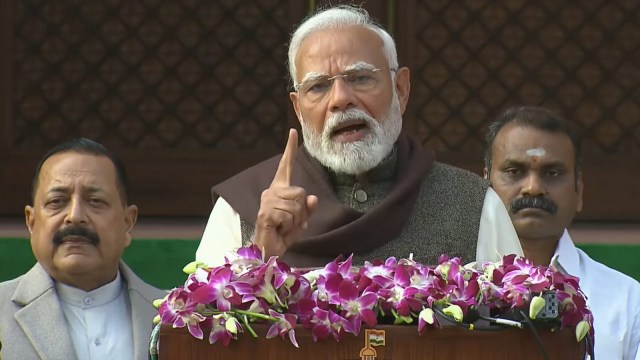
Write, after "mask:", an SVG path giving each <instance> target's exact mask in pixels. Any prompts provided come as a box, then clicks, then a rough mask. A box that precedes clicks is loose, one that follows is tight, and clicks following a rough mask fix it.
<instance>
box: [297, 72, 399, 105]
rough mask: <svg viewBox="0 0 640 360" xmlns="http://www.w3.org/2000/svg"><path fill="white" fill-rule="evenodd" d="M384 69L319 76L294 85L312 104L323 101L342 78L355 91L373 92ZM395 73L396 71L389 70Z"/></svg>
mask: <svg viewBox="0 0 640 360" xmlns="http://www.w3.org/2000/svg"><path fill="white" fill-rule="evenodd" d="M381 70H382V69H377V68H376V69H360V70H353V71H348V72H346V73H344V74H338V75H334V76H331V77H329V76H319V77H313V78H311V79H308V80H305V81H303V82H302V83H300V84H296V85H294V89H295V90H296V91H297V92H298V93H299V94H301V95H302V96H303V97H305V98H307V99H308V100H309V101H311V102H316V101H319V100H321V99H323V98H324V97H325V96H326V95H327V94H328V93H329V91H330V90H331V87H332V86H333V82H334V81H335V80H336V79H338V78H341V79H342V80H344V82H345V84H347V85H348V86H349V87H350V88H351V89H352V90H353V91H358V92H364V91H367V90H371V89H373V88H374V87H376V85H377V84H378V81H380V75H379V74H377V73H378V72H379V71H381ZM389 70H391V71H393V72H395V71H396V69H389Z"/></svg>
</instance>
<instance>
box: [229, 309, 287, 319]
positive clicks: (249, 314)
mask: <svg viewBox="0 0 640 360" xmlns="http://www.w3.org/2000/svg"><path fill="white" fill-rule="evenodd" d="M232 312H235V313H238V314H241V315H248V316H251V317H254V318H258V319H262V320H269V321H278V319H276V318H274V317H273V316H269V315H265V314H258V313H254V312H251V311H246V310H239V309H234V310H232Z"/></svg>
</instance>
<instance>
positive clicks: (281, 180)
mask: <svg viewBox="0 0 640 360" xmlns="http://www.w3.org/2000/svg"><path fill="white" fill-rule="evenodd" d="M297 150H298V132H297V131H296V129H289V138H288V139H287V146H286V147H285V148H284V153H283V154H282V158H281V159H280V164H278V169H277V170H276V175H275V176H274V177H273V181H272V182H271V185H275V184H278V185H284V186H289V185H291V173H292V171H293V162H294V161H295V160H296V151H297Z"/></svg>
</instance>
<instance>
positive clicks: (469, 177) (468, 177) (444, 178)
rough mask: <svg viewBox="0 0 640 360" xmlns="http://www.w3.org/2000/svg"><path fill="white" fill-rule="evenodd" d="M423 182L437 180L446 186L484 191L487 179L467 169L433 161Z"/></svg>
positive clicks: (487, 184) (486, 186)
mask: <svg viewBox="0 0 640 360" xmlns="http://www.w3.org/2000/svg"><path fill="white" fill-rule="evenodd" d="M425 182H426V183H429V182H438V183H442V184H447V185H448V186H461V187H462V188H469V189H476V190H481V191H486V190H487V188H488V187H489V181H487V180H486V179H484V178H482V177H480V176H479V175H478V174H475V173H473V172H471V171H469V170H465V169H462V168H459V167H455V166H452V165H448V164H445V163H441V162H435V163H434V164H433V167H432V169H431V171H430V172H429V174H428V175H427V176H426V177H425Z"/></svg>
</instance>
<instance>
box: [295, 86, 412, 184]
mask: <svg viewBox="0 0 640 360" xmlns="http://www.w3.org/2000/svg"><path fill="white" fill-rule="evenodd" d="M353 119H358V120H364V121H365V122H366V126H368V127H369V130H370V132H369V133H368V134H367V135H366V136H365V137H364V138H363V139H362V140H359V141H354V142H347V143H342V142H336V141H334V140H333V139H332V138H331V133H332V132H333V130H334V129H335V128H336V126H338V125H340V124H342V123H343V122H345V121H349V120H353ZM300 123H301V126H302V137H303V138H304V146H305V148H306V149H307V151H308V152H309V154H311V156H313V157H314V158H316V159H317V160H318V161H319V162H320V163H321V164H322V165H324V166H326V167H327V168H329V169H331V170H333V171H335V172H336V173H345V174H349V175H360V174H363V173H365V172H367V171H369V170H371V169H373V168H375V167H376V166H378V165H379V164H380V163H381V162H382V161H383V160H384V159H386V158H387V156H389V154H390V153H391V150H392V149H393V145H394V144H395V142H396V140H397V139H398V135H400V131H401V130H402V112H401V110H400V102H399V100H398V97H397V96H396V94H395V92H394V94H393V96H392V100H391V105H390V106H389V110H388V111H387V113H386V114H385V115H384V116H383V117H382V119H380V121H377V120H376V119H374V118H373V117H371V116H369V115H368V114H367V113H365V112H364V111H362V110H359V109H349V110H346V111H343V112H341V113H336V114H333V115H332V116H331V117H330V118H329V119H327V121H326V122H325V124H324V128H323V129H322V133H321V134H318V133H317V132H316V131H315V130H314V129H312V128H311V127H309V126H308V125H307V123H306V122H305V121H304V119H302V121H301V122H300Z"/></svg>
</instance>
